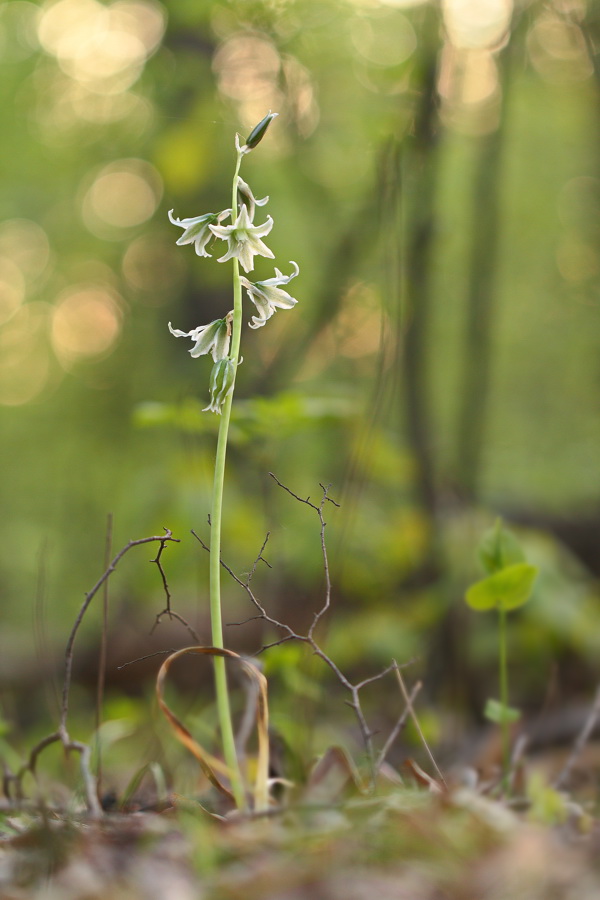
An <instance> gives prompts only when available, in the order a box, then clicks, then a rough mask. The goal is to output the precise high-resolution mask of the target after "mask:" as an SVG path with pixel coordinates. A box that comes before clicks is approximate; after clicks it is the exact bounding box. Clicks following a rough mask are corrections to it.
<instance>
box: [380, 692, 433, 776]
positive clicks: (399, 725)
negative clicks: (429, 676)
mask: <svg viewBox="0 0 600 900" xmlns="http://www.w3.org/2000/svg"><path fill="white" fill-rule="evenodd" d="M422 687H423V684H422V682H420V681H417V683H416V684H415V685H414V686H413V689H412V691H411V692H410V694H409V695H408V699H409V702H408V703H407V704H406V706H405V707H404V709H403V710H402V713H401V714H400V716H399V718H398V720H397V722H396V724H395V725H394V727H393V728H392V730H391V731H390V733H389V735H388V738H387V740H386V742H385V744H384V745H383V747H382V748H381V750H380V751H379V756H378V757H377V761H376V763H375V772H376V773H378V772H379V770H380V769H381V767H382V765H383V764H384V762H385V760H386V758H387V755H388V753H389V752H390V750H391V748H392V745H393V744H394V743H395V741H396V740H397V738H398V735H399V734H401V732H402V730H403V729H404V726H405V725H406V722H407V720H408V717H409V715H410V711H411V709H412V705H413V702H414V700H415V698H416V696H417V694H418V693H419V691H420V690H421V688H422Z"/></svg>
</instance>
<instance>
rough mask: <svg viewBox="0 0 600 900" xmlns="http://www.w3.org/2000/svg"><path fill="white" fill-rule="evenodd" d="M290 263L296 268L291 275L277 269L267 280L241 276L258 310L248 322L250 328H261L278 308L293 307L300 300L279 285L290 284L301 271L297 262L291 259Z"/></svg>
mask: <svg viewBox="0 0 600 900" xmlns="http://www.w3.org/2000/svg"><path fill="white" fill-rule="evenodd" d="M290 265H292V266H293V267H294V270H295V271H293V272H292V274H291V275H283V274H282V273H281V272H280V271H279V269H275V278H267V279H266V280H265V281H256V282H252V281H248V279H247V278H244V276H243V275H242V276H241V277H240V282H241V283H242V285H243V286H244V287H245V288H246V291H247V292H248V296H249V297H250V299H251V300H252V302H253V303H254V305H255V306H256V308H257V310H258V315H257V316H252V322H249V323H248V324H249V325H250V328H261V327H262V326H263V325H264V324H265V322H266V321H267V319H270V318H271V316H272V315H273V314H274V313H275V311H276V309H277V308H279V309H292V307H294V306H295V305H296V303H297V302H298V301H297V300H295V299H294V298H293V297H291V296H290V295H289V294H288V292H287V291H283V290H282V289H281V288H280V287H279V285H281V284H289V283H290V281H291V280H292V278H295V277H296V275H297V274H298V272H299V271H300V269H299V268H298V264H297V263H295V262H293V261H291V260H290Z"/></svg>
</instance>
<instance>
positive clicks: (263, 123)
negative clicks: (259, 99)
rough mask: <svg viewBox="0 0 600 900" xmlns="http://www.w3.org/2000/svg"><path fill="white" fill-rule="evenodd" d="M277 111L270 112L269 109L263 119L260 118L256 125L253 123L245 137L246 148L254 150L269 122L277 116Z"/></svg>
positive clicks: (265, 131)
mask: <svg viewBox="0 0 600 900" xmlns="http://www.w3.org/2000/svg"><path fill="white" fill-rule="evenodd" d="M278 115H279V113H272V112H271V111H270V110H269V112H268V113H267V115H266V116H265V117H264V119H261V120H260V122H259V123H258V125H255V126H254V128H253V129H252V131H251V132H250V134H249V135H248V137H247V138H246V145H245V146H246V148H247V149H248V150H254V148H255V147H256V145H257V144H260V142H261V141H262V139H263V138H264V136H265V134H266V133H267V128H268V127H269V125H270V124H271V122H272V121H273V119H274V118H276V116H278Z"/></svg>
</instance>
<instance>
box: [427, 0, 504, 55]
mask: <svg viewBox="0 0 600 900" xmlns="http://www.w3.org/2000/svg"><path fill="white" fill-rule="evenodd" d="M442 5H443V10H444V23H445V25H446V31H447V32H448V37H449V38H450V40H451V41H452V43H453V44H454V46H455V47H463V48H471V49H476V48H479V49H482V48H484V47H495V46H497V45H498V44H500V43H501V42H502V41H503V40H504V38H505V37H506V35H507V32H508V29H509V27H510V20H511V16H512V10H513V0H443V4H442Z"/></svg>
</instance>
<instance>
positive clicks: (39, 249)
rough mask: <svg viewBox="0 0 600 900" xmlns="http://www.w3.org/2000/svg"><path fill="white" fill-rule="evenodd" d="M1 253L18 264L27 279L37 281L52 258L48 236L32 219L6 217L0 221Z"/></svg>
mask: <svg viewBox="0 0 600 900" xmlns="http://www.w3.org/2000/svg"><path fill="white" fill-rule="evenodd" d="M0 255H2V256H5V257H8V258H9V259H10V260H11V261H12V262H13V263H14V264H15V265H17V266H18V267H19V269H20V271H21V273H22V275H23V277H24V278H25V280H26V281H28V282H31V281H35V280H36V279H37V278H39V277H40V275H42V274H43V272H44V270H45V269H46V267H47V265H48V262H49V259H50V244H49V242H48V236H47V235H46V232H45V231H44V229H43V228H41V227H40V226H39V225H38V224H37V223H36V222H32V221H31V220H30V219H6V220H5V221H4V222H0Z"/></svg>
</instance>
